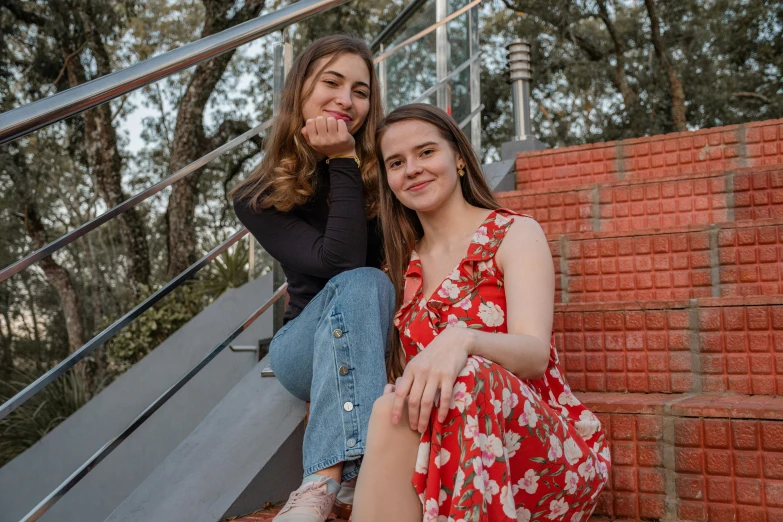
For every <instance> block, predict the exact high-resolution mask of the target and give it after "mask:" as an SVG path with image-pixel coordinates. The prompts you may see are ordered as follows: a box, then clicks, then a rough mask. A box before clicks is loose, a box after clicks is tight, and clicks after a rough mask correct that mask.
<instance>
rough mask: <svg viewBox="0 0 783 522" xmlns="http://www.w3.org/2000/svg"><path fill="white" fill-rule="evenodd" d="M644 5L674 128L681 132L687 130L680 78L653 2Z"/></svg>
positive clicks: (652, 0)
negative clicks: (663, 79) (664, 83)
mask: <svg viewBox="0 0 783 522" xmlns="http://www.w3.org/2000/svg"><path fill="white" fill-rule="evenodd" d="M644 5H645V6H646V7H647V14H648V15H649V17H650V33H651V35H652V42H653V47H654V48H655V55H656V56H657V57H658V61H659V62H660V63H661V68H662V69H663V70H664V72H665V73H666V76H667V78H668V80H669V92H670V94H671V97H672V120H673V121H674V128H675V129H677V130H678V131H680V132H682V131H684V130H687V121H686V118H685V91H684V90H683V88H682V82H681V81H680V76H679V75H678V74H677V69H676V68H675V67H674V65H673V64H672V63H671V61H670V60H669V57H668V51H667V49H666V45H665V44H664V43H663V37H662V36H661V23H660V20H659V18H658V14H657V13H656V11H655V2H654V0H644Z"/></svg>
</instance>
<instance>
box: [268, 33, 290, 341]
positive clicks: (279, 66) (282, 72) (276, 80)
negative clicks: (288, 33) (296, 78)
mask: <svg viewBox="0 0 783 522" xmlns="http://www.w3.org/2000/svg"><path fill="white" fill-rule="evenodd" d="M293 62H294V49H293V47H292V46H291V44H290V43H288V42H286V41H285V32H283V42H282V43H279V44H277V45H276V46H275V60H274V69H273V73H272V101H273V104H274V105H273V109H272V111H273V115H274V116H277V113H278V112H279V109H280V107H279V105H280V98H281V97H282V94H283V85H284V84H285V77H286V76H287V75H288V72H289V71H290V70H291V65H292V64H293ZM283 283H285V274H284V273H283V268H282V267H281V266H280V262H279V261H277V260H276V259H275V260H274V262H273V263H272V287H273V288H280V285H282V284H283ZM283 314H285V299H278V300H277V302H275V304H274V305H273V308H272V331H273V332H275V333H277V331H278V330H279V329H280V328H282V327H283Z"/></svg>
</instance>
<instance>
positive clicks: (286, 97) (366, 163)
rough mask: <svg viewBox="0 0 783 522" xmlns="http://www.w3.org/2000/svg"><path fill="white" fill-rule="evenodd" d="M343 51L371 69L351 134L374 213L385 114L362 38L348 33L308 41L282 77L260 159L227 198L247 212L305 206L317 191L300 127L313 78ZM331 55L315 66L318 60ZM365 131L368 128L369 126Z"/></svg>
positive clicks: (368, 205) (367, 204)
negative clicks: (362, 110)
mask: <svg viewBox="0 0 783 522" xmlns="http://www.w3.org/2000/svg"><path fill="white" fill-rule="evenodd" d="M343 54H355V55H357V56H359V57H360V58H361V59H362V60H364V63H365V64H366V65H367V69H368V70H369V72H370V110H369V112H368V113H367V119H366V120H365V121H364V124H363V125H362V126H361V127H360V128H359V130H358V131H357V132H356V133H355V134H354V139H355V140H356V154H357V155H358V156H359V159H360V160H361V162H362V167H361V172H362V180H363V182H364V201H365V209H366V213H367V217H368V218H369V217H374V216H376V215H377V213H378V160H377V158H376V155H375V143H376V140H375V132H374V131H375V128H376V126H377V125H378V122H380V120H381V119H382V118H383V107H382V105H381V96H380V89H379V87H378V78H377V76H376V74H375V67H374V66H373V57H372V51H370V48H369V46H368V45H367V43H366V42H365V41H364V40H361V39H360V38H355V37H352V36H345V35H336V36H326V37H324V38H320V39H318V40H316V41H314V42H313V43H311V44H310V45H309V46H308V47H307V49H305V50H304V51H302V53H301V54H300V55H299V56H297V58H296V60H294V63H293V66H292V67H291V71H290V72H289V73H288V76H287V78H286V80H285V84H284V86H283V92H282V94H281V97H280V107H279V112H278V115H277V117H276V118H275V121H274V123H273V124H272V129H271V132H270V135H269V137H268V138H267V139H266V144H265V147H264V158H263V159H262V160H261V163H260V164H259V165H258V167H256V168H255V169H254V170H253V172H251V173H250V175H249V176H248V177H247V178H246V179H245V180H244V181H242V182H241V183H239V184H238V185H237V186H236V187H235V188H234V190H232V191H231V193H230V196H231V197H234V196H235V195H237V194H238V195H239V196H240V197H241V198H242V199H247V200H248V206H249V208H250V209H251V210H254V211H256V212H258V211H259V210H261V209H265V208H273V207H274V208H275V209H276V210H279V211H281V212H289V211H290V210H292V209H294V208H295V207H297V206H300V205H303V204H304V203H305V202H306V201H307V200H308V199H310V197H311V196H312V195H313V193H314V192H315V188H316V184H317V183H318V180H317V179H316V176H315V172H316V163H317V162H316V159H315V157H316V154H315V151H314V150H313V149H312V148H311V147H310V145H308V144H307V141H306V140H305V139H304V136H302V134H301V130H302V126H303V125H304V116H303V115H302V105H303V104H304V102H305V101H306V100H307V98H308V97H309V96H310V95H311V94H312V92H313V89H314V88H315V82H314V81H313V82H310V84H309V85H308V87H307V89H305V85H306V84H307V81H308V80H309V79H310V78H311V77H312V78H317V77H318V75H320V74H321V72H322V71H324V70H325V69H326V67H328V66H329V65H330V64H331V63H333V62H334V61H335V60H336V59H337V58H338V57H339V56H341V55H343ZM324 57H329V59H328V60H327V61H326V62H325V63H324V64H323V65H322V66H321V67H320V68H319V69H318V70H314V69H315V66H316V64H317V63H318V61H319V60H320V59H322V58H324ZM368 129H369V130H368Z"/></svg>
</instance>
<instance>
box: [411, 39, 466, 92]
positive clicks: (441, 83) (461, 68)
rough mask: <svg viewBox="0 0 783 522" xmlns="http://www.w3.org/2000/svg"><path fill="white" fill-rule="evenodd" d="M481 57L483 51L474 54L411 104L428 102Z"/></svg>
mask: <svg viewBox="0 0 783 522" xmlns="http://www.w3.org/2000/svg"><path fill="white" fill-rule="evenodd" d="M480 57H481V51H479V52H477V53H476V54H474V55H473V56H471V57H470V58H468V59H467V60H465V61H464V62H462V63H461V64H460V65H459V67H457V68H456V69H454V70H453V71H451V72H450V73H449V74H447V75H446V76H444V77H443V78H442V79H441V80H440V81H439V82H438V83H436V84H435V85H433V86H432V87H430V88H429V89H427V90H426V91H424V92H423V93H422V94H421V96H419V97H418V98H416V99H415V100H413V101H412V102H410V103H419V102H421V101H422V100H426V99H427V98H428V97H430V96H432V95H433V94H434V93H435V91H437V90H438V89H440V88H441V87H443V86H444V85H446V84H447V83H449V81H451V80H452V78H454V77H455V76H457V75H458V74H459V73H461V72H462V71H464V70H465V69H467V67H468V66H469V65H470V64H472V63H473V62H475V61H476V60H478V59H479V58H480Z"/></svg>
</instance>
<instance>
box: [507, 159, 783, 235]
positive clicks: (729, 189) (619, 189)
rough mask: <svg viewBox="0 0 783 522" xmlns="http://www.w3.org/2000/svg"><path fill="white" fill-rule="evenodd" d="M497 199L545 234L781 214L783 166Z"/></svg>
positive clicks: (509, 194)
mask: <svg viewBox="0 0 783 522" xmlns="http://www.w3.org/2000/svg"><path fill="white" fill-rule="evenodd" d="M497 198H498V200H499V202H500V204H501V205H502V206H504V207H506V208H511V209H513V210H517V211H520V212H524V213H526V214H529V215H531V216H532V217H533V218H535V219H536V220H537V221H538V222H539V223H540V224H541V227H542V228H543V229H544V231H545V232H546V233H547V234H563V233H573V232H617V231H626V230H639V229H647V228H667V227H672V226H680V225H693V224H708V223H722V222H727V221H743V220H753V219H768V218H783V168H781V167H780V166H776V167H766V168H759V169H742V170H740V171H738V172H737V173H736V174H726V173H719V174H714V173H693V174H689V175H687V176H678V177H675V178H671V177H670V178H665V179H662V180H630V181H628V180H627V181H616V182H613V183H604V184H601V185H600V187H598V186H581V187H576V188H570V189H569V188H567V187H566V188H559V187H553V188H549V189H535V190H518V191H512V192H503V193H499V194H497Z"/></svg>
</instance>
